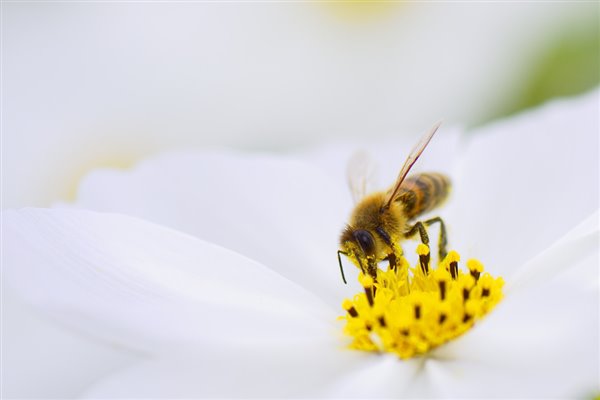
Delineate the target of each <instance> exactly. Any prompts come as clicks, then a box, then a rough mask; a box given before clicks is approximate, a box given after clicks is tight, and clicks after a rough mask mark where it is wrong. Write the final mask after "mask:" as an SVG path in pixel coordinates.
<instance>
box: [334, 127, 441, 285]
mask: <svg viewBox="0 0 600 400" xmlns="http://www.w3.org/2000/svg"><path fill="white" fill-rule="evenodd" d="M439 126H440V124H436V125H435V126H434V127H433V128H432V129H431V130H430V131H429V132H428V133H427V134H425V135H424V136H423V137H422V138H421V140H420V141H419V142H418V143H417V145H416V146H415V147H414V148H413V150H412V151H411V152H410V154H409V155H408V157H407V159H406V161H405V162H404V165H403V166H402V168H401V169H400V172H399V174H398V177H397V178H396V182H394V184H393V185H392V186H391V187H390V188H389V189H388V190H386V191H379V192H374V193H371V194H369V195H366V194H365V193H364V192H365V190H366V183H365V180H366V175H365V174H366V173H365V172H361V171H360V170H357V169H356V168H353V166H355V165H357V164H358V163H357V162H355V163H354V164H353V162H352V161H351V164H350V165H349V170H348V171H349V174H348V181H349V184H350V189H351V191H352V194H353V196H354V199H355V201H357V204H356V206H355V208H354V210H353V211H352V214H351V216H350V220H349V222H348V224H347V226H346V227H345V228H344V230H343V231H342V234H341V236H340V247H341V248H340V250H338V261H339V264H340V271H341V274H342V279H343V280H344V283H346V278H345V276H344V271H343V268H342V259H341V255H342V254H343V255H345V256H347V257H348V258H349V259H350V260H351V261H352V262H353V263H354V264H355V265H356V266H357V267H358V268H359V269H360V270H361V271H362V272H363V273H364V274H368V275H370V276H371V277H372V278H373V279H376V278H377V266H378V264H379V263H380V262H381V261H384V260H386V261H388V262H389V265H390V268H392V269H395V268H396V260H397V259H399V257H400V256H401V255H402V249H401V247H400V245H399V244H400V242H401V241H403V240H406V239H408V238H411V237H413V236H415V235H416V234H417V233H418V234H419V236H420V238H421V241H422V242H423V243H424V244H429V236H428V234H427V229H426V228H427V227H428V226H430V225H432V224H434V223H439V225H440V237H439V251H438V255H439V257H440V260H442V259H443V258H444V257H445V256H446V253H447V251H446V245H447V238H446V229H445V226H444V222H443V221H442V219H441V218H440V217H435V218H430V219H427V220H425V221H418V220H417V218H418V217H419V216H421V215H422V214H424V213H427V212H429V211H431V210H433V209H435V208H438V207H439V206H440V205H441V204H442V203H443V202H444V201H445V200H446V198H447V197H448V194H449V192H450V188H451V184H450V179H449V178H448V177H447V176H445V175H443V174H441V173H438V172H429V173H420V174H414V175H411V176H409V177H407V175H408V172H409V171H410V169H411V168H412V166H413V165H414V164H415V162H416V161H417V159H418V158H419V156H420V155H421V154H422V153H423V151H424V150H425V148H426V147H427V145H428V144H429V142H430V141H431V139H432V137H433V135H434V134H435V133H436V131H437V130H438V128H439Z"/></svg>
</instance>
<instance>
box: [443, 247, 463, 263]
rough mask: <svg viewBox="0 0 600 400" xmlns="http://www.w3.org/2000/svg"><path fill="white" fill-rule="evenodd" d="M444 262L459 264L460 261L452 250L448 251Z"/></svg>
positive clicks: (458, 256)
mask: <svg viewBox="0 0 600 400" xmlns="http://www.w3.org/2000/svg"><path fill="white" fill-rule="evenodd" d="M445 260H446V261H447V262H448V263H451V262H459V261H460V255H459V254H458V253H457V252H456V251H454V250H450V252H449V253H448V255H447V256H446V258H445Z"/></svg>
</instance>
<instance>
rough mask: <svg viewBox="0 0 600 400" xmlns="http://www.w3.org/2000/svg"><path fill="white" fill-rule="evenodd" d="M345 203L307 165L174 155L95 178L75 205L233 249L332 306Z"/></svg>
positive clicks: (226, 156)
mask: <svg viewBox="0 0 600 400" xmlns="http://www.w3.org/2000/svg"><path fill="white" fill-rule="evenodd" d="M344 201H349V198H346V196H345V195H343V194H342V193H341V192H338V191H336V190H335V188H334V187H332V185H331V182H330V181H329V180H328V179H327V178H326V177H325V176H324V175H323V174H322V173H321V172H320V171H319V170H318V169H316V168H315V167H312V166H310V165H309V164H307V163H303V162H299V161H295V160H293V159H291V158H283V157H275V156H266V155H265V156H250V155H244V154H240V153H230V152H225V151H220V152H219V151H214V152H185V153H174V154H168V155H164V156H162V157H159V158H156V159H152V160H148V161H146V162H144V163H142V164H140V165H139V166H138V167H136V168H135V169H133V170H131V171H128V172H121V171H111V170H105V171H97V172H95V173H93V174H91V176H89V177H88V178H87V179H86V180H85V181H84V183H83V184H82V186H81V188H80V191H79V197H78V204H79V205H81V206H83V207H85V208H90V209H94V210H100V211H111V212H121V213H125V214H128V215H134V216H138V217H142V218H145V219H147V220H150V221H153V222H158V223H160V224H163V225H166V226H169V227H173V228H176V229H178V230H181V231H183V232H186V233H190V234H192V235H194V236H197V237H199V238H202V239H205V240H208V241H210V242H213V243H216V244H219V245H221V246H224V247H226V248H229V249H232V250H234V251H236V252H238V253H240V254H243V255H245V256H248V257H250V258H252V259H254V260H257V261H258V262H260V263H262V264H264V265H266V266H268V267H270V268H272V269H274V270H276V271H278V272H279V273H281V274H283V275H284V276H286V277H288V278H290V279H292V280H294V281H295V282H297V283H299V284H301V285H302V286H304V287H306V288H309V289H310V290H313V291H314V292H316V293H318V294H319V295H320V296H321V297H323V298H326V299H328V300H329V301H330V302H331V304H337V302H338V301H339V299H340V298H341V297H342V294H341V293H342V292H341V289H342V286H343V285H340V281H341V279H340V276H339V268H338V266H337V258H336V251H337V238H338V236H339V232H340V231H341V229H342V227H343V223H344V222H345V221H344V218H345V215H344V213H345V210H343V207H340V204H343V203H344Z"/></svg>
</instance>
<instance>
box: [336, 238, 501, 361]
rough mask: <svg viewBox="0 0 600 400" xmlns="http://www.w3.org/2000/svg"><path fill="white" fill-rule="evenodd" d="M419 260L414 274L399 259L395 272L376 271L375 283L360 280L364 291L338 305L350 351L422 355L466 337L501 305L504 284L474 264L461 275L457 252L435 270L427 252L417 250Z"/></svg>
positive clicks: (361, 277)
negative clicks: (464, 335) (344, 312)
mask: <svg viewBox="0 0 600 400" xmlns="http://www.w3.org/2000/svg"><path fill="white" fill-rule="evenodd" d="M417 254H418V256H419V260H418V262H417V264H416V265H415V266H414V268H413V267H411V266H410V265H409V263H408V261H406V259H404V257H401V259H400V260H398V263H397V268H394V269H388V270H387V271H382V270H377V279H373V277H371V276H369V275H364V274H360V275H359V282H360V284H361V286H362V288H363V290H362V291H361V292H359V293H358V294H356V295H355V296H354V297H353V298H352V299H346V300H344V303H343V305H342V306H343V308H344V310H345V311H346V315H345V316H343V317H341V318H342V319H344V320H345V321H346V325H345V327H344V332H345V333H346V334H347V335H349V336H350V337H351V338H352V342H351V344H350V348H352V349H356V350H363V351H374V352H391V353H395V354H397V355H398V356H399V357H400V358H402V359H407V358H411V357H414V356H418V355H422V354H424V353H427V352H428V351H430V350H431V349H433V348H435V347H437V346H440V345H442V344H444V343H446V342H448V341H450V340H452V339H455V338H456V337H458V336H460V335H462V334H463V333H465V332H467V331H468V330H469V329H470V328H471V327H472V326H473V325H474V324H475V323H477V322H478V321H479V320H481V319H482V318H483V317H484V316H485V315H487V314H488V313H489V312H490V311H491V310H492V309H493V308H494V307H495V306H496V304H498V302H500V300H502V296H503V293H502V287H503V285H504V281H503V280H502V278H501V277H497V278H495V277H493V276H492V275H490V274H489V273H487V272H484V268H483V265H482V264H481V262H479V261H478V260H473V259H471V260H468V261H467V262H466V269H465V271H462V270H461V268H460V265H459V263H460V256H459V255H458V253H456V252H455V251H451V252H449V253H448V255H447V256H446V258H445V259H444V260H442V262H440V264H439V266H438V267H437V268H434V267H433V266H432V265H431V258H430V252H429V247H428V246H426V245H424V244H421V245H419V246H418V247H417Z"/></svg>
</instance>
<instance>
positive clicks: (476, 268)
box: [467, 258, 483, 273]
mask: <svg viewBox="0 0 600 400" xmlns="http://www.w3.org/2000/svg"><path fill="white" fill-rule="evenodd" d="M467 268H469V271H471V272H479V273H482V272H483V264H482V263H480V262H479V260H475V259H473V258H471V259H470V260H467Z"/></svg>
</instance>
